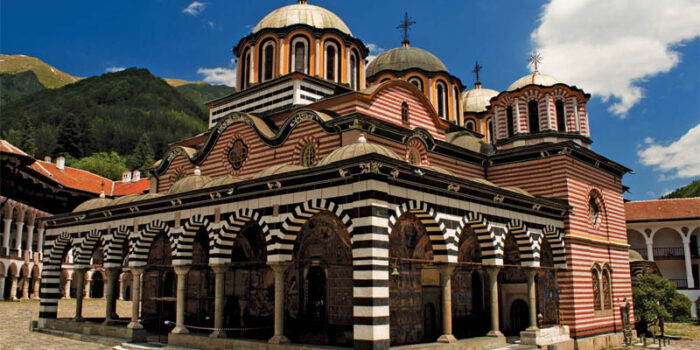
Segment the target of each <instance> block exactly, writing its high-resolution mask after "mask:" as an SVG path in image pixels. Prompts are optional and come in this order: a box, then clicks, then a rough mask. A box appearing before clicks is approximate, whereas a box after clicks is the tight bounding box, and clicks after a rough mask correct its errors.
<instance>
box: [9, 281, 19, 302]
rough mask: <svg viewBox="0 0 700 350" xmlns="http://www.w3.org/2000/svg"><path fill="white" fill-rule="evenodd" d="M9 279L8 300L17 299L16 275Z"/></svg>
mask: <svg viewBox="0 0 700 350" xmlns="http://www.w3.org/2000/svg"><path fill="white" fill-rule="evenodd" d="M10 278H12V279H11V280H10V281H11V282H12V283H10V300H17V280H18V277H17V276H12V277H10Z"/></svg>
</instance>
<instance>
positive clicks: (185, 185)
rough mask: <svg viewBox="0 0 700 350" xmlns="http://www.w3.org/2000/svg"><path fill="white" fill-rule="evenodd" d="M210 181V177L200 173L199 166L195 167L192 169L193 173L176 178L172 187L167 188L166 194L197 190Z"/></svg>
mask: <svg viewBox="0 0 700 350" xmlns="http://www.w3.org/2000/svg"><path fill="white" fill-rule="evenodd" d="M210 181H211V177H209V176H204V175H202V172H201V171H200V170H199V168H196V169H195V170H194V175H189V176H186V177H184V178H182V179H180V180H177V182H175V183H174V184H173V187H170V189H169V190H168V194H169V195H170V194H178V193H184V192H189V191H194V190H198V189H200V188H202V187H204V185H206V184H207V183H208V182H210Z"/></svg>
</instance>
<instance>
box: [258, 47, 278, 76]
mask: <svg viewBox="0 0 700 350" xmlns="http://www.w3.org/2000/svg"><path fill="white" fill-rule="evenodd" d="M261 51H262V54H261V55H260V61H261V63H262V64H261V65H260V66H261V67H262V70H260V81H261V82H263V81H268V80H270V79H272V78H274V77H275V42H274V41H272V40H269V41H267V42H265V43H264V44H263V45H262V50H261Z"/></svg>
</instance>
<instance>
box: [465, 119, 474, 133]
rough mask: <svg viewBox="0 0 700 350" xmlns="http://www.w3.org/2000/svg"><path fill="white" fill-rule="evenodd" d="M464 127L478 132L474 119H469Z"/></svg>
mask: <svg viewBox="0 0 700 350" xmlns="http://www.w3.org/2000/svg"><path fill="white" fill-rule="evenodd" d="M464 127H465V128H467V129H469V130H471V131H476V123H475V122H474V119H467V121H466V122H465V123H464Z"/></svg>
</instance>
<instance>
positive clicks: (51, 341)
mask: <svg viewBox="0 0 700 350" xmlns="http://www.w3.org/2000/svg"><path fill="white" fill-rule="evenodd" d="M117 313H118V314H119V315H120V316H121V317H130V316H131V302H129V301H119V302H118V303H117ZM104 315H105V301H104V299H86V300H85V301H84V303H83V317H86V318H87V317H104ZM73 316H75V299H69V300H61V301H59V304H58V317H73ZM38 317H39V301H38V300H27V301H22V302H10V301H0V350H39V349H42V350H44V349H45V350H59V349H60V350H74V349H75V350H108V349H111V347H108V346H105V345H101V344H95V343H87V342H81V341H77V340H72V339H67V338H63V337H57V336H53V335H49V334H44V333H39V332H30V331H29V321H30V320H37V319H38Z"/></svg>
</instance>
